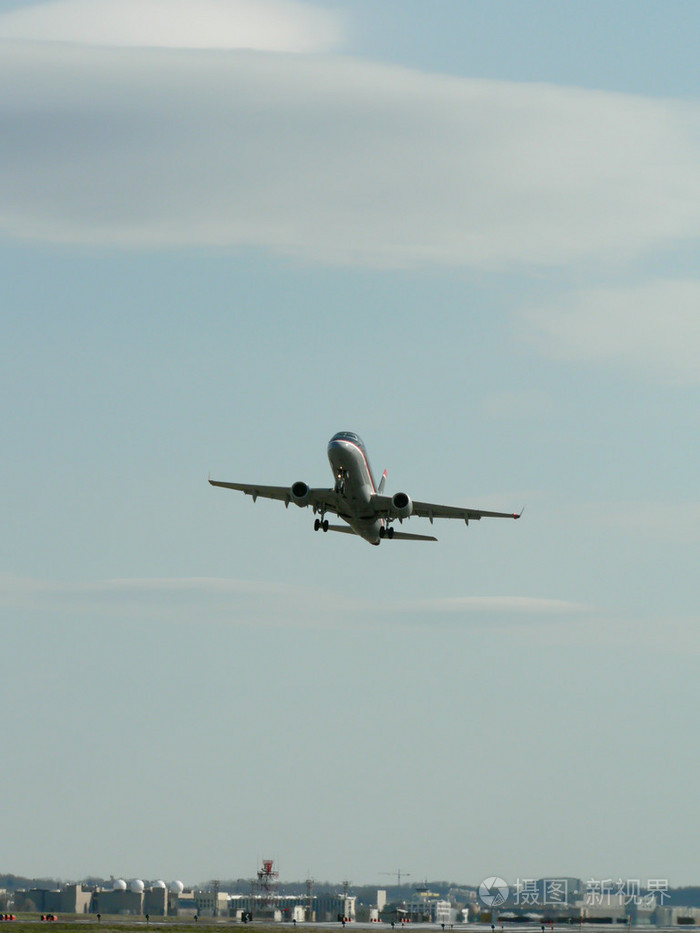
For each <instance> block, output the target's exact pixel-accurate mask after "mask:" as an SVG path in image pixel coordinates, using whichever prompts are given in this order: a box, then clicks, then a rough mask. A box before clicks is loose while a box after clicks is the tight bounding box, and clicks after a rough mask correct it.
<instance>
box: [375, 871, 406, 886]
mask: <svg viewBox="0 0 700 933" xmlns="http://www.w3.org/2000/svg"><path fill="white" fill-rule="evenodd" d="M379 874H380V875H391V876H392V877H393V876H394V875H396V884H397V886H398V887H399V888H400V887H401V878H402V876H403V877H404V878H410V877H411V872H410V871H401V869H400V868H399V869H397V870H396V871H380V872H379Z"/></svg>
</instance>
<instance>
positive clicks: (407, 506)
mask: <svg viewBox="0 0 700 933" xmlns="http://www.w3.org/2000/svg"><path fill="white" fill-rule="evenodd" d="M412 512H413V503H412V502H411V497H410V496H409V495H408V493H405V492H395V493H394V495H393V496H392V497H391V517H392V518H408V516H409V515H410V514H411V513H412Z"/></svg>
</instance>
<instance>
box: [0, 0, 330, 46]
mask: <svg viewBox="0 0 700 933" xmlns="http://www.w3.org/2000/svg"><path fill="white" fill-rule="evenodd" d="M340 33H341V27H340V18H339V17H338V16H337V15H335V14H332V13H331V12H329V11H327V10H322V9H320V8H319V7H313V6H309V5H308V4H305V3H300V2H296V0H119V3H115V2H114V0H52V2H50V3H36V4H34V5H32V6H26V7H22V8H20V9H18V10H12V11H9V12H6V13H3V14H2V15H0V37H3V38H13V39H32V40H39V41H43V42H47V41H48V42H74V43H80V44H85V45H115V46H151V47H159V48H189V49H258V50H265V51H275V52H307V53H308V52H322V51H328V50H329V49H331V48H333V47H334V46H335V45H336V44H337V43H338V41H339V39H340Z"/></svg>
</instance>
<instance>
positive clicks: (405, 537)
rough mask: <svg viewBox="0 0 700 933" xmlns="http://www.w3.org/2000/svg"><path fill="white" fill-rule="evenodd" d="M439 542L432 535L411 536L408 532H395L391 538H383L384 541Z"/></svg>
mask: <svg viewBox="0 0 700 933" xmlns="http://www.w3.org/2000/svg"><path fill="white" fill-rule="evenodd" d="M397 539H398V540H399V541H437V538H433V536H432V535H410V534H409V533H408V532H407V531H395V532H394V534H393V535H392V537H391V538H382V540H383V541H392V540H393V541H396V540H397Z"/></svg>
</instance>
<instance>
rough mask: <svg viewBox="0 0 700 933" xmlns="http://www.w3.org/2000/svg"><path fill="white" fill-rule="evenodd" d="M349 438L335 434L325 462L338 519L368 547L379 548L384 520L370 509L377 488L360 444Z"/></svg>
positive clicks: (365, 454) (344, 434) (357, 439)
mask: <svg viewBox="0 0 700 933" xmlns="http://www.w3.org/2000/svg"><path fill="white" fill-rule="evenodd" d="M349 434H350V432H341V433H340V434H336V435H334V436H333V437H332V438H331V440H330V441H329V443H328V459H329V461H330V464H331V469H332V470H333V475H334V477H335V488H336V492H337V494H338V506H339V509H338V515H339V517H340V518H342V519H343V520H344V521H346V522H347V523H348V525H350V527H351V528H352V530H353V531H354V532H355V533H356V534H358V535H360V536H361V537H363V538H364V539H365V540H366V541H369V542H370V544H379V541H380V529H381V528H382V527H383V526H384V519H382V518H377V516H376V515H374V514H373V509H372V508H371V505H370V502H371V499H372V496H374V495H376V493H377V487H376V486H375V483H374V477H373V476H372V469H371V467H370V465H369V460H368V459H367V452H366V450H365V448H364V445H363V444H362V441H360V439H359V438H356V440H355V439H354V438H352V437H350V436H348V435H349Z"/></svg>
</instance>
